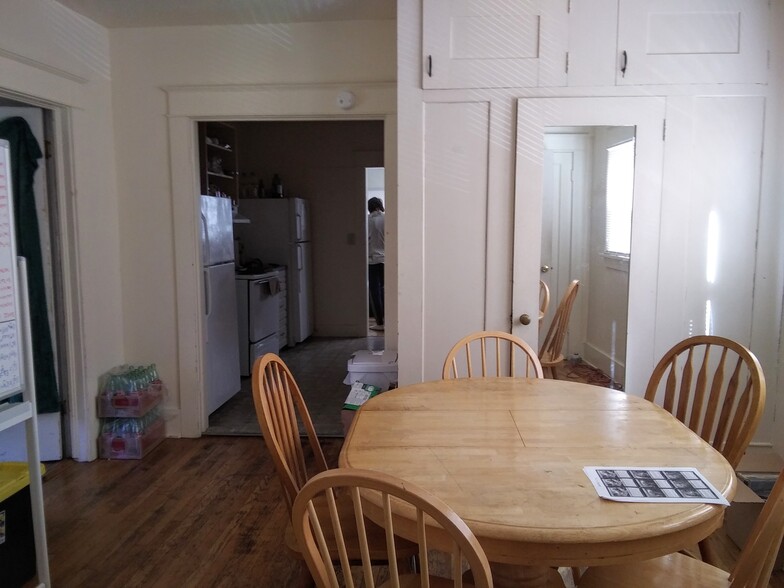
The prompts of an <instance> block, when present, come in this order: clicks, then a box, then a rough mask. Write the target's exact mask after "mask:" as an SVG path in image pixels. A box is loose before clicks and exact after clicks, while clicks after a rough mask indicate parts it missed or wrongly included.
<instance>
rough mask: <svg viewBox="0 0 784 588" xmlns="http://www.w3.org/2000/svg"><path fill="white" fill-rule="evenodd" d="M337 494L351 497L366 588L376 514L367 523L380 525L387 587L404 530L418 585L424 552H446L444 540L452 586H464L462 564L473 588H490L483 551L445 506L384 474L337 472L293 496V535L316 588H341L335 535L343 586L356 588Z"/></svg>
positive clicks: (395, 581) (370, 587)
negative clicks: (415, 555) (369, 535)
mask: <svg viewBox="0 0 784 588" xmlns="http://www.w3.org/2000/svg"><path fill="white" fill-rule="evenodd" d="M341 492H344V493H348V494H349V498H350V500H351V502H352V505H353V511H354V516H353V523H354V524H355V525H356V534H357V536H358V537H359V541H360V552H361V560H362V561H361V565H362V579H363V581H364V585H365V587H366V588H374V587H375V585H376V584H375V579H374V574H373V570H372V569H371V564H372V561H371V558H370V552H369V549H368V547H367V540H366V532H365V525H366V524H367V519H366V515H367V514H375V516H374V517H369V518H373V519H375V520H376V521H378V522H379V524H380V525H381V526H382V527H384V529H385V531H386V545H387V558H388V560H389V576H390V578H389V582H390V585H392V586H398V585H399V583H400V578H401V574H400V571H399V569H398V566H397V563H396V562H397V561H398V559H399V555H398V553H396V549H395V541H394V537H395V535H396V533H395V531H396V530H401V529H405V530H406V533H407V535H408V538H409V539H410V540H412V541H415V542H416V543H417V544H418V545H419V561H420V564H421V569H420V576H421V577H420V582H419V583H418V585H420V586H423V587H427V586H430V577H429V572H430V570H429V569H428V564H427V552H428V549H430V548H437V549H440V550H445V549H446V546H445V545H444V542H445V541H447V540H448V543H449V548H448V552H449V553H451V554H452V572H451V574H452V578H453V585H454V586H456V587H461V586H462V585H463V578H462V563H463V560H464V559H465V560H466V561H468V564H469V566H470V568H471V571H472V573H473V578H474V584H475V586H477V587H478V588H491V587H492V577H491V574H490V564H489V563H488V561H487V557H486V556H485V554H484V551H483V550H482V547H481V546H480V545H479V542H478V541H477V539H476V537H475V536H474V534H473V533H472V532H471V530H470V529H469V528H468V526H467V525H466V524H465V522H464V521H463V520H462V519H461V518H460V517H459V516H458V515H457V514H456V513H455V512H454V511H453V510H452V509H451V508H450V507H449V506H448V505H446V504H445V503H444V502H443V501H441V500H440V499H439V498H437V497H435V496H433V495H432V494H430V493H429V492H427V491H425V490H423V489H422V488H419V487H418V486H416V485H414V484H411V483H409V482H403V481H402V480H400V479H398V478H395V477H394V476H390V475H388V474H384V473H381V472H374V471H368V470H360V469H353V468H338V469H333V470H330V471H328V472H324V473H321V474H318V475H317V476H314V477H313V478H311V480H310V481H309V482H308V483H307V484H306V485H305V486H304V487H303V489H302V490H301V491H300V493H299V494H298V495H297V498H296V500H295V501H294V507H293V511H292V521H293V525H294V534H295V535H296V537H297V542H298V543H299V546H300V549H301V550H302V552H303V555H304V557H305V562H306V563H307V565H308V569H309V570H310V572H311V575H312V576H313V578H314V580H315V581H316V586H317V587H318V588H339V586H340V584H339V582H338V576H337V573H336V571H335V568H334V567H333V564H332V561H333V560H332V558H331V557H330V549H329V542H328V540H327V537H328V536H330V535H333V534H334V536H335V542H336V544H337V551H338V554H339V558H338V559H339V565H340V569H341V571H342V576H343V580H344V582H345V586H346V587H347V588H353V587H354V580H353V577H352V573H351V569H350V563H351V561H350V559H349V555H348V548H347V546H346V542H345V541H344V539H343V536H344V528H343V525H345V524H349V523H347V522H346V520H345V518H344V519H343V520H342V521H341V519H340V517H339V516H338V506H337V499H336V495H337V494H338V493H341ZM319 500H326V503H327V505H328V507H329V508H326V509H324V508H321V509H319V508H317V506H315V503H316V502H317V501H319ZM319 516H320V517H321V518H319ZM434 526H435V527H437V529H439V530H440V531H441V532H440V533H439V536H438V542H437V544H436V541H430V539H431V537H432V535H431V533H433V532H434V531H433V527H434ZM325 529H326V531H325ZM349 532H352V534H353V529H351V531H348V530H345V533H349ZM436 532H438V531H436Z"/></svg>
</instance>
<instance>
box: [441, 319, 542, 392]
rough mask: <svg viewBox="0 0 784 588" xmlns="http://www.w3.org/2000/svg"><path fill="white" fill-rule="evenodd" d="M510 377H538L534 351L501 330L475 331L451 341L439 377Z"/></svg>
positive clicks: (537, 365) (523, 342)
mask: <svg viewBox="0 0 784 588" xmlns="http://www.w3.org/2000/svg"><path fill="white" fill-rule="evenodd" d="M488 376H497V377H504V376H511V377H521V378H541V377H543V375H542V365H541V364H540V363H539V358H538V357H537V356H536V351H534V350H533V348H532V347H531V346H530V345H528V343H526V342H525V341H523V340H522V339H520V338H519V337H516V336H514V335H512V334H510V333H505V332H503V331H477V332H476V333H471V334H470V335H468V336H466V337H463V338H462V339H460V341H458V342H457V343H455V345H454V346H453V347H452V349H451V350H450V351H449V353H448V354H447V356H446V359H445V360H444V368H443V370H442V371H441V377H442V378H443V379H445V380H446V379H454V378H479V377H488Z"/></svg>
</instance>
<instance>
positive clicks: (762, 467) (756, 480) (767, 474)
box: [724, 453, 784, 570]
mask: <svg viewBox="0 0 784 588" xmlns="http://www.w3.org/2000/svg"><path fill="white" fill-rule="evenodd" d="M783 466H784V463H783V462H782V460H781V459H780V458H779V457H778V456H776V455H775V454H773V453H767V454H756V455H755V454H753V453H752V454H747V455H746V456H744V458H743V459H742V460H741V463H740V465H739V466H738V491H737V492H736V493H735V498H734V499H733V500H732V503H731V504H730V506H729V507H728V508H727V510H726V512H725V513H724V530H725V532H726V533H727V536H728V537H729V538H730V539H732V541H733V542H734V543H735V545H737V546H738V547H739V548H740V549H743V547H744V545H745V544H746V539H747V538H748V536H749V533H750V532H751V528H752V527H753V526H754V523H755V521H756V520H757V517H758V516H759V514H760V512H761V511H762V505H763V504H765V499H764V498H760V497H759V496H758V495H757V494H756V493H755V492H754V490H752V488H750V487H749V486H747V485H746V484H745V483H744V482H743V480H744V478H745V479H747V480H748V481H749V482H750V483H751V484H752V485H753V487H755V488H757V489H758V490H760V491H763V492H764V490H765V489H767V490H768V491H769V489H770V487H771V486H772V484H773V482H775V479H776V477H777V476H778V473H779V471H781V469H782V467H783ZM774 569H776V570H781V569H784V545H782V547H780V548H779V554H778V556H777V557H776V564H775V566H774Z"/></svg>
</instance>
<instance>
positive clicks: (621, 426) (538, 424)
mask: <svg viewBox="0 0 784 588" xmlns="http://www.w3.org/2000/svg"><path fill="white" fill-rule="evenodd" d="M340 466H341V467H356V468H366V469H374V470H380V471H384V472H387V473H390V474H393V475H395V476H398V477H400V478H403V479H404V480H409V481H411V482H414V483H416V484H419V485H421V486H422V487H424V488H426V489H427V490H430V491H431V492H433V493H434V494H435V495H436V496H438V497H439V498H441V499H443V500H444V501H445V502H446V503H447V504H449V505H450V506H451V507H452V508H453V509H454V510H455V511H456V512H457V513H458V514H459V515H460V516H461V517H462V518H463V519H464V520H465V521H466V523H468V525H469V526H470V527H471V530H472V531H473V532H474V534H475V535H476V536H477V538H478V539H479V541H480V543H481V544H482V547H483V548H484V550H485V552H486V553H487V556H488V559H489V560H490V561H491V562H495V563H496V564H512V565H502V566H498V565H496V566H495V569H494V579H495V582H496V584H497V585H504V584H505V583H507V581H508V582H509V583H515V584H516V585H531V586H533V585H541V584H537V583H536V582H541V579H542V577H543V576H544V574H545V570H547V567H549V566H590V565H602V564H610V563H619V562H622V561H630V560H642V559H648V558H652V557H657V556H660V555H664V554H666V553H672V552H674V551H678V550H680V549H682V548H685V547H687V546H690V545H693V544H694V543H696V542H697V541H698V540H700V539H703V538H705V537H707V536H708V535H709V534H710V533H711V532H713V531H714V530H715V529H717V528H718V527H720V526H721V524H722V519H723V515H724V507H722V506H716V505H709V504H695V503H686V504H683V503H680V504H673V503H669V504H650V503H646V504H642V503H622V502H612V501H609V500H603V499H601V498H599V496H598V495H597V493H596V490H595V489H594V488H593V486H592V484H591V482H590V481H589V480H588V478H587V476H586V475H585V474H584V473H583V467H584V466H640V467H656V466H660V467H665V466H684V467H696V468H698V469H699V471H700V472H701V473H702V474H703V475H704V476H705V477H706V478H707V479H708V480H709V481H710V482H711V483H712V484H713V485H714V486H715V487H716V489H718V490H719V491H720V492H722V493H723V494H724V496H725V497H727V499H731V498H732V497H733V496H734V494H735V487H736V486H735V485H736V480H735V475H734V472H733V469H732V467H730V465H729V463H728V462H727V461H726V460H725V459H724V458H723V457H722V456H721V454H719V453H718V452H717V451H715V450H714V449H713V448H712V447H710V446H709V445H708V444H707V443H705V442H704V441H702V439H700V438H699V437H698V436H697V435H695V434H694V433H693V432H692V431H690V430H689V429H688V428H687V427H685V426H684V425H683V424H681V423H680V422H679V421H678V420H677V419H675V418H674V417H673V416H672V415H671V414H669V413H668V412H666V411H664V410H662V409H661V408H659V407H657V406H655V405H654V404H652V403H650V402H648V401H646V400H644V399H642V398H639V397H636V396H632V395H628V394H625V393H623V392H619V391H616V390H611V389H608V388H601V387H598V386H590V385H587V384H582V383H577V382H571V381H561V380H546V379H525V378H473V379H458V380H439V381H433V382H424V383H421V384H416V385H411V386H405V387H403V388H399V389H397V390H391V391H389V392H385V393H383V394H381V395H379V396H377V397H375V398H372V399H371V400H369V401H368V402H367V403H366V404H365V405H364V406H363V407H362V408H361V409H360V410H359V411H358V413H357V415H356V417H355V418H354V422H353V424H352V427H351V430H350V431H349V434H348V436H347V438H346V441H345V444H344V446H343V449H342V451H341V454H340ZM401 518H405V517H404V514H401ZM404 533H405V531H404ZM521 566H522V568H520V567H521ZM515 568H520V569H521V570H523V571H522V572H521V571H520V570H518V571H515ZM497 572H498V573H497Z"/></svg>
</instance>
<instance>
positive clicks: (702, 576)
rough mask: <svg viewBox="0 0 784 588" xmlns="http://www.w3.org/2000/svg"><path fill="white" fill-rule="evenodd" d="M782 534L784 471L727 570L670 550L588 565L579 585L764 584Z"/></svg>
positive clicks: (708, 587) (747, 587)
mask: <svg viewBox="0 0 784 588" xmlns="http://www.w3.org/2000/svg"><path fill="white" fill-rule="evenodd" d="M782 535H784V473H779V477H778V480H777V481H776V485H775V486H774V487H773V490H772V492H771V493H770V496H769V497H768V500H767V501H766V502H765V504H764V505H763V507H762V511H761V512H760V514H759V516H758V517H757V520H756V521H755V523H754V526H753V527H752V530H751V533H750V534H749V537H748V539H747V540H746V545H745V546H744V547H743V549H742V550H741V553H740V556H739V557H738V560H737V561H736V563H735V566H734V568H733V569H732V571H731V572H726V571H724V570H722V569H720V568H716V567H714V566H712V565H710V564H707V563H705V562H703V561H700V560H698V559H694V558H692V557H688V556H686V555H683V554H681V553H674V554H671V555H666V556H664V557H659V558H656V559H651V560H647V561H642V562H636V563H628V564H623V565H619V566H597V567H593V568H589V569H588V570H587V571H586V572H585V573H584V574H583V575H582V576H581V577H580V580H579V583H578V584H577V585H578V587H579V588H600V587H601V588H621V587H623V588H626V587H628V586H634V587H635V588H654V587H656V588H658V587H660V586H667V587H668V588H681V587H682V588H687V587H688V588H691V587H694V586H699V587H701V588H713V587H715V586H720V587H732V588H767V586H768V582H769V581H770V575H771V572H772V570H773V566H774V563H775V561H776V555H777V554H778V551H779V546H780V545H781V538H782Z"/></svg>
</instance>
